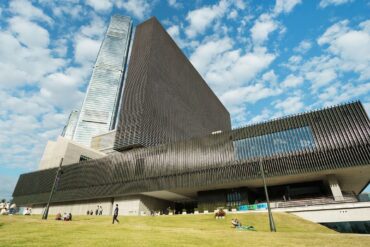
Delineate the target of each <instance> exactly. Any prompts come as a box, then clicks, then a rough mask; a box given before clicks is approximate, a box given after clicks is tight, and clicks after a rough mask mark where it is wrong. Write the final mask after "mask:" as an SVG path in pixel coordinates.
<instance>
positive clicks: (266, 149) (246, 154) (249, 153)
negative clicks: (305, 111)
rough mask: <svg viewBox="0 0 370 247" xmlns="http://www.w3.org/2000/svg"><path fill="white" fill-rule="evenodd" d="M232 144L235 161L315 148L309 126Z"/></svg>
mask: <svg viewBox="0 0 370 247" xmlns="http://www.w3.org/2000/svg"><path fill="white" fill-rule="evenodd" d="M233 144H234V150H235V157H236V159H237V160H247V159H251V158H255V157H264V156H272V155H275V154H279V153H290V152H295V151H299V150H304V149H312V148H314V147H315V141H314V137H313V134H312V131H311V128H310V127H309V126H305V127H301V128H295V129H290V130H284V131H280V132H275V133H271V134H266V135H261V136H255V137H250V138H246V139H241V140H236V141H234V142H233Z"/></svg>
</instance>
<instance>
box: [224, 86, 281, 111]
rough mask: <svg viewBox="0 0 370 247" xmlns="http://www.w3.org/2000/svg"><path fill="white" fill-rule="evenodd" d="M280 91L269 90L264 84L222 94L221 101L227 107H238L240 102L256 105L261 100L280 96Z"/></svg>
mask: <svg viewBox="0 0 370 247" xmlns="http://www.w3.org/2000/svg"><path fill="white" fill-rule="evenodd" d="M280 93H281V90H279V89H273V88H269V87H267V86H266V85H264V84H262V83H257V84H254V85H250V86H245V87H240V88H235V89H232V90H230V91H227V92H226V93H224V94H222V95H221V97H220V99H221V101H222V102H223V103H224V104H225V105H230V106H232V105H237V104H240V102H244V103H255V102H257V101H259V100H261V99H264V98H267V97H270V96H274V95H278V94H280Z"/></svg>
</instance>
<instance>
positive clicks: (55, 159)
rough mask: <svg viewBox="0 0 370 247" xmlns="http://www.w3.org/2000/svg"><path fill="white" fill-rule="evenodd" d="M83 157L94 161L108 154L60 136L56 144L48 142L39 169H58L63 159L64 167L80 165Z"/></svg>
mask: <svg viewBox="0 0 370 247" xmlns="http://www.w3.org/2000/svg"><path fill="white" fill-rule="evenodd" d="M81 155H84V156H86V157H89V158H92V159H97V158H101V157H104V156H106V154H104V153H102V152H99V151H97V150H94V149H91V148H87V147H84V146H82V145H80V144H77V143H74V142H72V141H71V140H69V139H66V138H64V137H61V136H59V137H58V139H57V141H56V142H55V141H48V143H47V145H46V147H45V151H44V154H43V156H42V158H41V161H40V165H39V169H40V170H42V169H48V168H52V167H58V166H59V163H60V160H61V159H62V158H63V164H62V165H69V164H74V163H78V162H79V161H80V156H81Z"/></svg>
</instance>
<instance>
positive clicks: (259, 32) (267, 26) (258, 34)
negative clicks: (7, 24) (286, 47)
mask: <svg viewBox="0 0 370 247" xmlns="http://www.w3.org/2000/svg"><path fill="white" fill-rule="evenodd" d="M278 27H279V26H278V24H277V23H276V21H275V20H274V19H273V18H272V17H271V16H270V15H268V14H262V15H261V16H260V17H259V18H258V19H257V20H256V21H255V23H254V26H253V27H252V28H251V34H252V40H253V43H254V44H255V45H261V44H263V43H264V42H265V41H267V39H268V36H269V34H270V33H272V32H273V31H275V30H276V29H277V28H278Z"/></svg>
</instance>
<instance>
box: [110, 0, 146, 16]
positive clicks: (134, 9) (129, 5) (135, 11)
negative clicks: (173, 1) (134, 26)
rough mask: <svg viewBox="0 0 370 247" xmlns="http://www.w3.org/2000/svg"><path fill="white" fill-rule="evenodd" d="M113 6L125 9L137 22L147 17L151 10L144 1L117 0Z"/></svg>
mask: <svg viewBox="0 0 370 247" xmlns="http://www.w3.org/2000/svg"><path fill="white" fill-rule="evenodd" d="M115 4H116V6H117V8H120V9H125V10H126V11H127V12H129V13H130V14H132V15H133V16H135V17H136V18H138V19H139V20H142V19H144V18H145V17H147V16H148V14H149V13H150V11H151V9H152V6H151V5H150V4H149V3H148V2H147V1H146V0H118V1H116V2H115Z"/></svg>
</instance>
